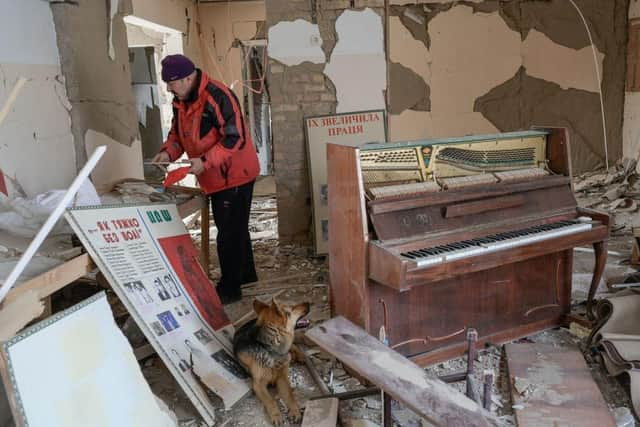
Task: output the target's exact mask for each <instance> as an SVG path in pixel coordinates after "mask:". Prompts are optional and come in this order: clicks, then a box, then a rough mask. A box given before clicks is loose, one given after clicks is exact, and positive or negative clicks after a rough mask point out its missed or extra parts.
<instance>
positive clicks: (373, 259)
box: [368, 211, 609, 291]
mask: <svg viewBox="0 0 640 427" xmlns="http://www.w3.org/2000/svg"><path fill="white" fill-rule="evenodd" d="M577 216H578V211H575V212H574V213H571V214H567V213H565V214H561V215H556V216H551V217H548V218H545V219H538V220H530V221H526V222H518V224H517V226H515V225H514V224H511V225H506V224H503V225H501V226H498V227H487V228H483V229H476V230H473V231H467V232H465V233H448V235H442V234H441V235H439V236H437V237H435V238H433V239H428V240H417V241H411V242H404V243H402V244H387V243H384V242H380V241H370V242H369V245H368V253H369V260H370V264H369V278H370V279H372V280H374V281H376V282H378V283H380V284H382V285H384V286H388V287H390V288H393V289H396V290H398V291H407V290H409V289H411V288H412V287H415V286H428V285H429V284H431V283H433V282H436V281H438V280H443V279H445V278H448V277H455V276H459V275H463V274H467V273H472V272H477V271H482V270H488V269H491V268H495V267H498V266H500V265H504V264H510V263H515V262H519V261H523V260H526V259H531V258H536V257H539V256H541V255H544V254H547V253H552V252H560V251H564V250H567V249H571V248H573V247H575V246H581V245H588V244H592V243H594V242H597V241H602V240H604V239H606V238H607V236H608V232H609V231H608V225H607V224H604V223H601V222H599V220H598V217H595V218H592V219H593V223H592V224H591V228H590V229H589V230H586V231H580V232H576V233H574V234H565V235H561V236H557V237H551V238H548V239H545V240H539V241H533V242H531V243H526V242H525V243H522V244H520V245H519V246H515V247H510V248H508V249H497V250H493V251H487V252H483V253H478V254H476V255H471V256H468V257H464V258H459V259H455V260H451V261H444V262H441V263H437V264H432V265H424V266H419V265H418V262H416V261H415V260H410V259H407V258H406V257H404V256H402V255H401V254H402V253H404V252H406V251H412V250H415V249H419V248H424V247H433V246H437V245H447V244H451V243H455V242H460V241H463V240H470V239H475V238H480V237H484V236H488V235H492V234H495V233H500V232H505V231H511V230H518V229H522V228H525V227H530V226H534V225H541V224H550V223H554V222H557V221H562V220H567V219H574V218H576V217H577Z"/></svg>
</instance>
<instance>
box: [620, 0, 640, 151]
mask: <svg viewBox="0 0 640 427" xmlns="http://www.w3.org/2000/svg"><path fill="white" fill-rule="evenodd" d="M627 61H628V63H627V85H626V91H625V96H624V126H623V147H624V148H623V154H624V156H625V157H630V158H634V159H638V157H640V84H638V83H640V2H639V1H638V0H632V1H631V3H630V4H629V44H628V59H627Z"/></svg>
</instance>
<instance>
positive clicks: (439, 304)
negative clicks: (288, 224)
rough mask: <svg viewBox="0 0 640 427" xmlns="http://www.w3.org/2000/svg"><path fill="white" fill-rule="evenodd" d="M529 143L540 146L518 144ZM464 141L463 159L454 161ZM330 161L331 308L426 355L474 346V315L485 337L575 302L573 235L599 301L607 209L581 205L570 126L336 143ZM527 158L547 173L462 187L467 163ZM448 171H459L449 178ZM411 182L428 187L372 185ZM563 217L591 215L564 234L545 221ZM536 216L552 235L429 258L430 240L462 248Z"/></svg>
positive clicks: (433, 357) (536, 223) (559, 312)
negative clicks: (588, 251)
mask: <svg viewBox="0 0 640 427" xmlns="http://www.w3.org/2000/svg"><path fill="white" fill-rule="evenodd" d="M523 146H528V147H529V148H531V147H536V148H535V150H533V148H531V149H528V151H526V150H524V151H523V150H522V149H520V148H518V147H523ZM445 148H446V149H447V150H445ZM407 150H408V151H407ZM412 150H413V151H412ZM534 151H535V153H534ZM412 152H415V153H416V155H413V154H411V153H412ZM488 152H491V153H490V154H488ZM402 153H404V154H402ZM496 153H497V154H496ZM514 153H516V154H515V155H514ZM518 153H519V154H518ZM523 153H525V154H524V155H522V154H523ZM458 154H460V155H461V157H460V159H462V160H461V161H460V162H459V163H456V156H457V155H458ZM449 155H450V156H449ZM501 156H502V157H501ZM487 159H488V160H487ZM496 159H497V160H496ZM378 160H380V161H381V166H379V167H378V166H377V163H376V161H378ZM327 161H328V185H329V191H328V193H329V208H330V214H329V247H330V259H329V262H330V286H331V288H330V289H331V300H332V310H333V313H334V314H336V315H343V316H345V317H347V318H349V319H350V320H351V321H353V322H355V323H357V324H359V325H360V326H362V327H364V328H365V329H366V330H367V331H368V332H369V333H370V334H372V335H374V336H376V337H378V336H379V333H380V328H381V326H383V325H385V332H386V338H387V339H388V340H389V344H390V345H391V346H392V347H395V348H396V349H397V350H398V351H400V352H401V353H403V354H404V355H406V356H408V357H412V358H413V359H414V360H415V361H416V362H417V363H420V364H423V365H424V364H430V363H435V362H438V361H441V360H444V359H447V358H451V357H454V356H457V355H460V354H462V353H463V352H464V348H465V334H464V330H465V329H466V328H475V329H476V330H477V331H478V334H479V340H480V342H491V343H494V344H497V343H501V342H506V341H509V340H512V339H515V338H518V337H522V336H525V335H528V334H531V333H533V332H535V331H539V330H542V329H545V328H549V327H553V326H556V325H559V324H560V323H561V321H562V319H563V317H564V316H565V315H566V314H567V313H568V312H569V309H570V294H571V280H572V264H573V250H572V249H573V247H575V246H580V245H585V244H592V245H593V247H594V249H595V255H596V263H595V269H594V277H593V282H592V286H591V289H590V292H589V304H588V305H589V307H588V310H589V312H590V309H591V303H592V300H593V294H594V292H595V289H596V287H597V284H598V282H599V279H600V276H601V274H602V269H603V268H604V264H605V261H606V240H607V238H608V235H609V218H608V216H607V215H606V214H602V213H598V212H595V211H587V210H583V209H581V208H579V207H578V206H577V203H576V200H575V198H574V196H573V192H572V184H571V164H570V151H569V140H568V134H567V131H566V129H564V128H552V129H544V130H536V131H526V132H515V133H505V134H497V135H486V136H474V137H465V138H459V139H452V138H449V139H441V140H432V141H421V142H407V143H387V144H365V145H362V146H360V147H348V146H341V145H336V144H329V145H328V147H327ZM385 162H386V163H385ZM509 162H512V163H509ZM526 168H528V169H531V170H537V171H540V170H543V171H544V170H546V172H547V174H544V175H540V176H537V174H534V176H533V177H531V178H527V175H526V174H525V175H524V178H522V177H521V178H519V179H515V180H506V179H505V180H498V182H489V183H484V184H477V183H475V184H474V183H473V182H472V183H471V185H465V186H462V187H457V186H456V185H455V182H454V181H455V179H457V180H458V181H459V180H460V179H461V178H460V176H461V175H468V176H471V177H472V178H471V179H473V180H476V182H482V181H483V180H485V179H489V178H492V179H493V181H495V176H496V175H500V172H504V171H513V170H522V169H526ZM449 178H455V179H454V180H453V181H450V185H447V184H446V182H447V180H448V179H449ZM465 179H467V178H462V180H463V181H464V180H465ZM478 180H479V181H478ZM407 182H414V183H417V184H409V187H411V186H412V185H414V186H415V185H424V186H426V187H428V189H427V191H420V190H415V189H414V190H412V191H413V193H411V192H410V193H409V194H405V193H403V192H402V188H404V187H402V186H398V187H397V188H400V190H399V191H398V193H397V194H393V192H391V194H392V195H391V196H388V195H387V196H386V197H379V198H378V197H376V198H374V197H373V196H372V192H373V191H376V190H375V189H376V188H378V189H379V190H384V191H386V190H387V189H392V190H393V189H394V188H396V187H395V186H396V185H397V184H398V183H405V184H406V183H407ZM436 183H437V184H436ZM434 186H437V190H434ZM381 187H384V188H381ZM405 187H406V186H405ZM443 188H447V189H443ZM378 193H380V194H382V192H381V191H378ZM578 217H580V221H575V220H576V218H578ZM562 220H573V222H575V223H577V224H579V225H577V226H574V225H571V227H582V225H581V224H583V223H586V224H588V227H589V228H588V229H584V230H581V231H576V232H572V233H567V234H561V235H557V236H555V234H554V235H553V236H555V237H553V236H552V237H546V236H547V235H548V234H549V233H552V232H553V233H557V232H556V231H550V232H547V231H544V232H540V233H539V232H538V229H540V228H541V227H545V226H546V225H547V224H558V221H562ZM532 227H533V228H532ZM531 229H535V230H536V231H535V233H533V234H531V235H532V236H533V235H535V236H540V235H543V234H544V238H542V239H540V240H535V239H533V238H531V237H530V236H525V237H513V238H514V239H516V238H517V239H522V240H521V241H519V242H520V243H517V244H515V246H514V247H511V248H509V249H502V250H486V251H485V252H482V253H477V254H475V255H471V256H462V257H460V258H455V257H453V256H452V257H451V259H449V258H446V259H444V258H442V259H441V261H439V262H436V263H433V264H428V265H420V264H421V263H424V262H430V261H425V260H424V259H422V258H420V257H421V256H422V255H424V253H425V250H424V249H425V248H427V250H428V251H432V249H428V248H434V247H436V248H449V249H451V248H452V247H454V246H455V245H460V243H459V242H470V244H476V243H474V242H476V241H477V239H483V238H484V237H485V236H494V237H495V236H498V237H500V238H503V237H504V234H500V233H508V232H511V231H513V230H525V231H526V230H531ZM527 233H528V232H527ZM538 233H539V234H538ZM549 236H551V234H549ZM505 240H508V241H509V242H511V237H509V238H508V239H507V238H505ZM529 240H531V241H529ZM510 244H512V243H510ZM481 246H482V245H479V246H473V247H474V248H478V247H479V248H480V249H483V250H484V249H485V248H484V247H481ZM455 247H457V246H455ZM452 250H453V249H452ZM418 251H419V252H418ZM451 253H453V252H451ZM411 254H413V255H411ZM465 254H468V252H465ZM416 255H417V256H416ZM414 256H415V257H414ZM429 256H430V255H429ZM430 257H431V256H430ZM429 259H432V258H429Z"/></svg>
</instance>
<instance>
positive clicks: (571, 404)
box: [505, 343, 616, 427]
mask: <svg viewBox="0 0 640 427" xmlns="http://www.w3.org/2000/svg"><path fill="white" fill-rule="evenodd" d="M505 349H506V353H507V364H508V368H509V383H510V385H511V396H512V401H513V403H514V408H515V414H516V420H517V422H518V426H519V427H541V426H558V425H561V426H581V427H588V426H593V427H609V426H610V427H615V425H616V423H615V421H614V419H613V416H612V415H611V413H610V412H609V409H608V407H607V404H606V403H605V401H604V398H603V397H602V394H601V393H600V390H599V389H598V386H597V385H596V383H595V382H594V380H593V378H592V377H591V373H590V371H589V368H588V367H587V364H586V362H585V360H584V357H583V356H582V353H580V352H579V351H578V350H576V349H574V348H570V347H557V346H553V345H548V344H539V343H532V344H530V343H524V344H513V343H511V344H506V345H505Z"/></svg>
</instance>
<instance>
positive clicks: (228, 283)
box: [210, 181, 258, 299]
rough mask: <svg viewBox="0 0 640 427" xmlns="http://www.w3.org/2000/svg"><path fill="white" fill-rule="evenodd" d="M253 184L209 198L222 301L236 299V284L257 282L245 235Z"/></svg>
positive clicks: (227, 190) (237, 291) (240, 186)
mask: <svg viewBox="0 0 640 427" xmlns="http://www.w3.org/2000/svg"><path fill="white" fill-rule="evenodd" d="M254 183H255V181H251V182H248V183H246V184H242V185H239V186H237V187H233V188H228V189H226V190H222V191H219V192H217V193H213V194H212V195H211V196H210V197H211V210H212V212H213V220H214V221H215V223H216V227H217V228H218V236H217V237H216V243H217V249H218V260H219V261H220V272H221V277H220V281H219V282H218V286H217V291H218V294H219V295H220V297H221V298H223V299H229V298H231V299H237V298H239V297H240V296H241V294H242V293H241V291H240V285H242V284H243V283H249V282H255V281H256V280H257V279H258V278H257V275H256V269H255V265H254V263H253V249H252V247H251V237H250V236H249V213H250V211H251V199H252V197H253V184H254ZM225 297H226V298H225Z"/></svg>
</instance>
